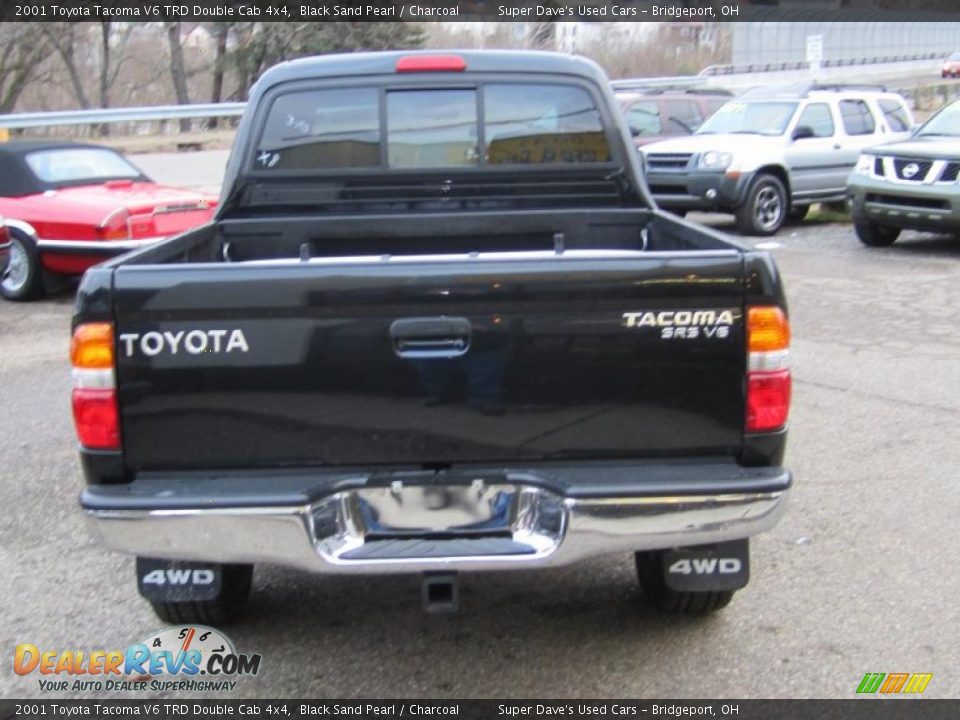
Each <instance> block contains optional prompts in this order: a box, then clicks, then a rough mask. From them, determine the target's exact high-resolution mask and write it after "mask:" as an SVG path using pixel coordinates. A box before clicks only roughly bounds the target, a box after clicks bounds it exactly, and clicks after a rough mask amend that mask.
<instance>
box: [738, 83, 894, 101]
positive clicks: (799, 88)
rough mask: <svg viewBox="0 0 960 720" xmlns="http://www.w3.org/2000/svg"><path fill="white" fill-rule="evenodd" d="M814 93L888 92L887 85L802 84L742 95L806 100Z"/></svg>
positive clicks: (761, 87) (762, 87) (765, 87)
mask: <svg viewBox="0 0 960 720" xmlns="http://www.w3.org/2000/svg"><path fill="white" fill-rule="evenodd" d="M812 92H888V90H887V87H886V85H871V84H868V83H820V82H801V83H792V84H790V85H758V86H756V87H752V88H750V89H749V90H746V91H744V92H743V93H741V94H740V97H743V98H805V97H809V95H810V93H812Z"/></svg>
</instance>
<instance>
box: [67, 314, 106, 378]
mask: <svg viewBox="0 0 960 720" xmlns="http://www.w3.org/2000/svg"><path fill="white" fill-rule="evenodd" d="M70 362H71V364H72V365H73V367H75V368H88V369H89V368H95V369H112V368H113V325H112V324H111V323H85V324H84V325H78V326H77V329H76V330H74V332H73V339H72V340H71V341H70Z"/></svg>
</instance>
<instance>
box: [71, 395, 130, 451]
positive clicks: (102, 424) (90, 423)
mask: <svg viewBox="0 0 960 720" xmlns="http://www.w3.org/2000/svg"><path fill="white" fill-rule="evenodd" d="M73 421H74V424H75V425H76V426H77V436H78V437H79V438H80V444H81V445H83V446H84V447H87V448H90V449H92V450H118V449H119V448H120V417H119V413H118V412H117V391H116V390H114V389H112V388H111V389H100V388H74V390H73Z"/></svg>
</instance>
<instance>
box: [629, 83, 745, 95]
mask: <svg viewBox="0 0 960 720" xmlns="http://www.w3.org/2000/svg"><path fill="white" fill-rule="evenodd" d="M613 89H614V92H631V93H637V94H639V95H666V94H668V93H669V94H681V95H723V96H725V97H733V93H732V92H731V91H730V90H726V89H723V88H684V87H670V86H666V85H665V86H659V87H614V88H613Z"/></svg>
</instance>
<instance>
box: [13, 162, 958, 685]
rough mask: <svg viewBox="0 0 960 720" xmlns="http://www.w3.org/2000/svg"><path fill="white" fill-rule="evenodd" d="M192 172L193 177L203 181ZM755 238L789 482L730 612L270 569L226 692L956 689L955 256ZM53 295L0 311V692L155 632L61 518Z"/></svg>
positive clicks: (73, 510)
mask: <svg viewBox="0 0 960 720" xmlns="http://www.w3.org/2000/svg"><path fill="white" fill-rule="evenodd" d="M223 156H224V157H225V153H224V154H223ZM215 157H216V158H220V157H221V156H215ZM210 158H211V159H210V160H209V162H211V163H212V162H214V159H213V158H214V156H210ZM167 162H168V161H167V160H164V159H163V158H160V159H158V160H157V163H158V164H159V165H163V164H164V163H167ZM217 162H219V160H217ZM147 164H148V163H147V162H145V163H144V165H147ZM177 165H180V170H179V172H183V164H182V163H181V162H180V161H176V160H174V161H172V162H170V169H169V172H170V173H171V176H175V175H176V172H177V171H176V170H175V166H177ZM211 167H212V166H210V167H207V168H206V170H205V172H208V173H209V175H210V177H212V178H213V180H209V182H208V178H207V177H206V176H204V177H201V176H200V173H191V174H190V177H191V178H193V179H194V182H193V183H192V184H204V185H206V184H211V183H215V182H217V179H216V177H215V176H216V173H215V172H213V170H212V169H211ZM161 172H167V170H163V171H161ZM155 174H159V173H156V171H155ZM164 179H166V178H164ZM692 218H693V219H699V220H701V221H707V222H709V223H710V224H714V225H717V226H718V227H722V228H724V229H731V230H732V221H730V220H728V219H725V218H723V217H721V216H692ZM773 243H775V245H776V246H775V247H772V251H773V252H774V253H775V255H776V257H777V260H778V262H779V264H780V268H781V270H782V272H783V275H784V277H785V280H786V284H787V291H788V294H789V299H790V303H791V319H792V325H793V333H794V342H793V369H794V381H795V385H794V394H795V400H794V405H793V411H792V419H791V438H790V444H789V448H788V453H787V463H788V465H789V466H790V467H791V468H792V469H793V470H794V471H795V473H796V486H795V490H794V493H793V497H792V501H791V507H790V509H789V511H788V513H787V515H786V517H785V519H784V521H783V522H782V523H781V524H780V525H779V526H778V527H777V528H775V529H774V530H773V531H772V532H770V533H768V534H766V535H763V536H760V537H759V538H757V539H755V541H754V542H753V544H752V548H753V553H752V563H753V564H752V576H753V577H752V581H751V584H750V585H749V586H748V587H747V588H746V590H744V591H742V592H741V593H740V594H739V595H738V596H737V598H735V600H734V602H733V603H732V604H731V606H730V607H729V608H727V609H726V610H725V611H723V612H721V613H719V614H717V615H715V616H712V617H707V618H702V619H688V618H675V617H667V616H661V615H658V614H656V613H655V612H654V611H653V609H652V608H651V607H649V606H647V605H646V604H645V603H644V602H643V599H642V596H641V594H640V591H639V590H638V587H637V584H636V581H635V578H634V574H633V568H632V562H631V559H630V558H629V557H619V556H617V557H610V558H607V559H604V560H603V561H598V562H593V563H588V564H583V565H579V566H574V567H570V568H566V569H563V570H561V571H553V572H544V571H539V572H534V571H527V572H520V573H497V574H489V575H472V576H468V577H466V578H464V586H463V589H462V591H463V594H464V597H463V602H464V610H463V612H462V613H461V614H459V615H456V616H433V615H426V614H424V613H423V612H422V611H421V610H420V606H419V581H418V579H417V578H416V577H395V578H370V579H355V578H347V577H343V578H341V577H335V578H321V577H311V576H307V575H303V574H300V573H297V572H293V571H289V570H285V569H281V568H272V567H263V568H258V570H257V573H256V576H255V578H254V593H253V597H252V603H251V607H250V617H249V619H248V620H247V621H246V622H244V623H242V624H240V625H238V626H236V627H233V628H230V629H228V634H229V635H230V636H231V637H232V639H233V640H234V642H235V644H236V645H237V647H238V649H239V650H240V651H241V652H259V653H261V654H262V656H263V663H262V670H261V673H260V675H259V676H258V677H256V678H250V679H246V680H242V681H241V682H239V684H238V686H237V689H236V692H235V693H233V694H231V695H230V697H274V698H275V697H320V696H325V697H372V696H381V697H388V696H392V697H491V696H492V697H516V698H519V697H544V696H553V697H594V698H598V697H721V698H746V697H837V698H850V697H853V696H854V694H855V690H856V687H857V685H858V683H859V682H860V679H861V678H862V677H863V675H864V673H866V672H868V671H869V672H932V673H934V678H933V680H932V681H931V683H930V685H929V687H928V689H927V691H926V693H925V694H926V695H927V696H933V697H957V696H960V642H958V641H960V604H958V603H957V598H958V597H960V572H958V571H957V567H956V556H957V547H958V539H960V537H958V523H957V517H958V514H960V492H958V490H957V482H958V477H960V333H958V329H960V323H958V319H960V241H957V240H955V239H952V238H944V237H936V236H931V235H922V234H917V233H906V234H905V235H904V236H903V238H902V239H901V240H900V241H899V242H898V243H897V244H896V245H894V246H893V247H891V248H888V249H867V248H864V247H862V246H861V245H860V244H859V243H858V242H857V240H856V239H855V237H854V236H853V233H852V230H851V228H850V227H849V226H847V225H843V224H810V223H808V224H806V225H803V226H799V227H791V228H787V229H786V230H785V231H783V232H781V234H780V235H779V236H778V237H776V238H775V239H774V240H773ZM71 302H72V297H71V294H70V291H69V290H68V291H66V292H64V293H62V294H59V295H57V296H55V297H52V298H48V299H46V300H43V301H40V302H36V303H31V304H24V305H20V304H13V303H6V302H3V303H0V388H2V390H0V507H2V508H3V509H4V511H5V515H6V517H5V519H4V522H2V523H0V574H2V577H3V578H4V582H3V583H2V584H0V607H2V608H3V612H2V617H3V620H4V621H3V622H2V623H0V649H2V652H3V653H6V657H5V659H3V661H2V669H0V695H2V696H3V697H33V696H38V695H39V694H40V693H39V688H38V685H37V679H36V677H37V676H36V675H33V676H31V677H29V678H20V677H18V676H16V675H14V674H13V672H12V669H11V668H12V655H13V648H14V646H15V645H16V644H17V643H25V642H30V643H34V644H36V645H38V646H40V647H41V648H45V649H57V650H84V651H87V650H91V649H113V648H120V647H126V646H127V645H128V644H130V643H133V642H136V641H139V640H141V639H143V638H145V637H147V636H148V635H150V634H151V633H152V632H153V631H155V630H157V629H158V628H159V627H160V623H159V622H158V621H157V620H156V619H155V618H154V617H153V615H152V613H151V612H150V610H149V608H148V606H147V605H146V603H145V602H143V601H141V600H140V599H139V597H138V596H137V593H136V589H135V585H134V573H133V561H132V560H131V559H129V558H125V557H121V556H119V555H114V554H108V553H106V552H104V551H102V550H100V549H99V548H98V547H97V546H96V545H95V544H94V543H93V542H92V540H91V539H90V538H89V537H88V536H87V534H86V531H85V529H84V527H83V525H82V522H81V517H80V513H79V511H78V508H77V504H76V495H77V492H78V490H79V488H80V484H81V478H80V471H79V466H78V462H77V457H76V452H75V442H74V436H73V429H72V423H71V419H70V407H69V367H68V359H67V349H68V341H69V333H68V324H69V318H70V313H71ZM88 695H91V696H99V697H102V696H103V695H97V694H96V693H88ZM48 697H52V696H48ZM113 697H118V698H119V697H131V695H130V694H129V693H116V694H114V695H113Z"/></svg>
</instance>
